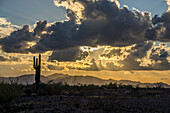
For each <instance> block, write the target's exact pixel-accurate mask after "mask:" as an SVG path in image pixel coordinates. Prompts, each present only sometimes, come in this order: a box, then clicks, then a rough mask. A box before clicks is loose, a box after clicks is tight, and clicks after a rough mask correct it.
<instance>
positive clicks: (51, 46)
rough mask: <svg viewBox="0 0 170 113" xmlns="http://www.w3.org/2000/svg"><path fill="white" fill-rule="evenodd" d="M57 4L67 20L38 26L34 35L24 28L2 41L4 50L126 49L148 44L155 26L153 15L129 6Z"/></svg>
mask: <svg viewBox="0 0 170 113" xmlns="http://www.w3.org/2000/svg"><path fill="white" fill-rule="evenodd" d="M54 3H55V5H56V6H63V7H65V8H66V9H67V15H66V16H67V18H68V20H66V21H63V22H55V23H54V24H52V25H51V26H48V27H46V24H47V22H44V23H43V22H38V23H39V24H37V27H36V28H35V29H34V30H33V31H32V32H30V31H29V30H28V27H27V28H26V26H24V27H23V28H22V29H20V30H18V31H15V32H14V33H12V34H11V35H10V36H9V37H6V38H4V39H3V40H0V44H1V45H2V49H3V50H4V51H6V52H16V53H17V52H18V53H19V52H21V53H27V52H33V53H34V52H45V51H49V50H59V49H66V48H70V47H78V46H96V45H110V46H127V45H131V44H134V43H138V42H141V41H145V40H147V39H146V37H145V31H146V30H147V29H148V28H149V27H151V26H152V20H151V16H150V13H148V12H139V11H135V12H133V11H131V10H129V9H128V7H127V6H124V7H123V8H120V6H119V4H118V1H116V0H114V1H113V0H112V1H107V0H100V1H93V0H55V1H54ZM42 33H43V34H42ZM21 34H22V35H21ZM35 34H36V35H35ZM20 35H21V36H20ZM11 37H13V38H11ZM28 37H29V38H28ZM37 37H39V40H38V41H37ZM18 38H19V39H18ZM13 39H16V40H17V41H18V43H16V42H15V41H12V40H13ZM20 39H22V40H20ZM7 40H8V41H7ZM31 41H35V42H36V45H34V46H33V47H28V45H27V43H28V42H31ZM9 43H10V44H11V45H13V47H10V50H9V49H8V48H7V45H9ZM15 46H17V47H15ZM18 48H22V49H21V51H17V50H16V49H18Z"/></svg>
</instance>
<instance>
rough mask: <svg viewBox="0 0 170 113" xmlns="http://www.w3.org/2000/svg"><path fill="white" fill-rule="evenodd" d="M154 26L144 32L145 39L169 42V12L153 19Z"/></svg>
mask: <svg viewBox="0 0 170 113" xmlns="http://www.w3.org/2000/svg"><path fill="white" fill-rule="evenodd" d="M153 24H154V26H153V27H152V28H149V29H148V30H147V31H146V37H147V38H148V39H151V40H157V41H162V42H169V41H170V37H169V36H170V11H169V10H168V11H167V12H165V13H163V14H162V16H161V17H158V16H155V17H154V18H153Z"/></svg>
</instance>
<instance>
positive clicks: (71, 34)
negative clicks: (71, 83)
mask: <svg viewBox="0 0 170 113" xmlns="http://www.w3.org/2000/svg"><path fill="white" fill-rule="evenodd" d="M169 3H170V2H169V1H164V0H118V1H117V0H110V1H107V0H101V1H97V0H96V2H94V0H89V1H85V0H77V2H74V1H73V0H0V37H1V38H0V46H1V50H0V62H1V63H0V76H19V75H22V74H31V73H34V69H33V66H32V57H33V56H38V54H39V53H41V54H42V57H43V58H42V62H43V63H42V73H43V74H44V75H49V74H52V73H67V74H71V75H74V74H76V75H77V74H81V75H85V74H84V73H88V74H89V75H92V76H96V77H99V78H102V79H109V78H112V79H117V80H122V79H123V80H124V79H126V80H134V81H141V82H152V83H153V82H165V83H168V84H170V83H169V82H168V80H169V79H170V77H169V73H170V71H169V68H170V66H169V62H170V57H169V53H170V52H169V50H170V43H169V41H170V38H169V36H170V34H169V33H170V32H169V30H170V23H169V22H170V20H169V18H170V13H169V8H168V6H169ZM155 15H158V16H155ZM154 16H155V17H154ZM122 71H123V74H122ZM95 73H97V74H95ZM99 73H100V74H99ZM121 74H122V75H121ZM99 75H100V76H99ZM106 75H108V76H106ZM113 75H119V76H113ZM151 78H152V80H151Z"/></svg>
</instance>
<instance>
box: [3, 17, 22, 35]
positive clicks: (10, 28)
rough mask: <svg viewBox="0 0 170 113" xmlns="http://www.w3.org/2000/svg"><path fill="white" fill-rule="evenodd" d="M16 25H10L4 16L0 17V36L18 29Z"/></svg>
mask: <svg viewBox="0 0 170 113" xmlns="http://www.w3.org/2000/svg"><path fill="white" fill-rule="evenodd" d="M19 28H20V27H19V26H17V25H12V24H11V22H9V21H8V20H7V19H6V18H2V17H0V36H2V37H4V36H7V35H10V33H11V32H13V31H15V30H17V29H19Z"/></svg>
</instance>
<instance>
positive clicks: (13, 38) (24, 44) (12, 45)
mask: <svg viewBox="0 0 170 113" xmlns="http://www.w3.org/2000/svg"><path fill="white" fill-rule="evenodd" d="M46 24H47V22H46V21H44V22H37V27H36V28H35V29H34V32H30V29H29V26H28V25H24V26H23V28H22V29H19V30H17V31H14V32H12V33H11V34H10V36H7V37H5V38H2V39H0V45H1V46H2V50H3V51H5V52H8V53H28V52H30V50H29V48H30V46H31V45H30V44H31V43H33V42H34V43H35V42H37V41H39V40H40V39H39V38H38V37H37V36H40V35H41V33H42V31H43V30H44V29H45V27H46Z"/></svg>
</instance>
